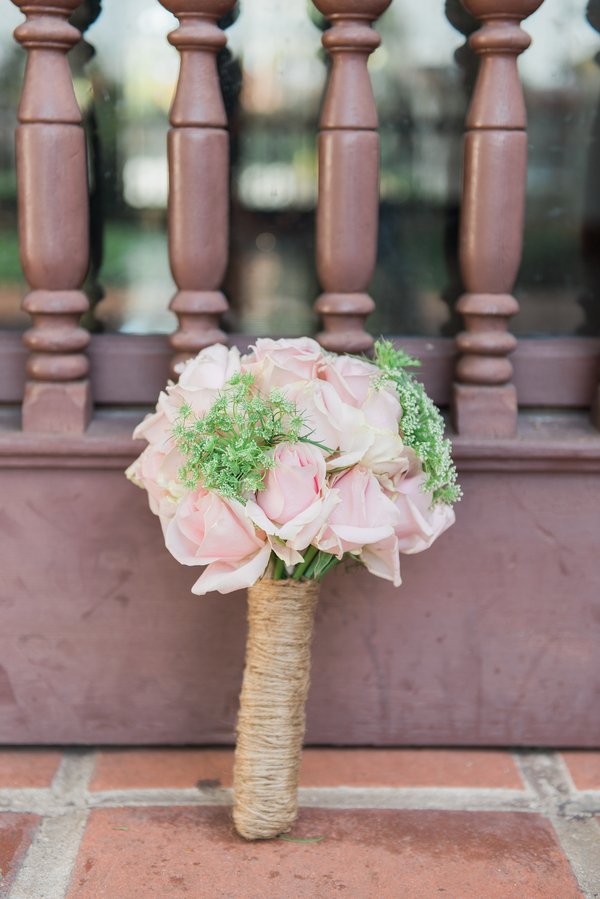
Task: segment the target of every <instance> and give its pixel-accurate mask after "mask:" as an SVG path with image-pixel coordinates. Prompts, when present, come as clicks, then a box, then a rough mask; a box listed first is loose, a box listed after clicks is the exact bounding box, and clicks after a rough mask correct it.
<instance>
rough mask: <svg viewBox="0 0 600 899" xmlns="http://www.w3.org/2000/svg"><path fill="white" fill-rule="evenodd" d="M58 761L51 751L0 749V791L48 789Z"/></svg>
mask: <svg viewBox="0 0 600 899" xmlns="http://www.w3.org/2000/svg"><path fill="white" fill-rule="evenodd" d="M60 759H61V754H60V752H57V751H56V750H51V749H0V789H6V788H7V787H15V788H20V787H48V786H50V784H51V783H52V779H53V777H54V775H55V774H56V769H57V768H58V766H59V764H60Z"/></svg>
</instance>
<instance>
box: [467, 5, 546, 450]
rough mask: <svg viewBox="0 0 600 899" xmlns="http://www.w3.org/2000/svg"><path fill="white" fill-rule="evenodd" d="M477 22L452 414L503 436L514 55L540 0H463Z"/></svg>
mask: <svg viewBox="0 0 600 899" xmlns="http://www.w3.org/2000/svg"><path fill="white" fill-rule="evenodd" d="M463 3H464V6H465V8H466V10H467V11H468V12H470V13H471V14H472V15H474V16H476V18H478V19H479V20H480V21H481V22H482V23H483V24H482V27H481V28H479V30H478V31H476V32H475V33H474V34H473V35H472V36H471V38H470V44H471V46H472V48H473V50H475V52H476V53H477V54H478V55H479V56H480V58H481V61H480V64H479V72H478V75H477V81H476V83H475V90H474V93H473V98H472V101H471V106H470V109H469V113H468V115H467V122H466V129H467V130H466V134H465V146H464V172H463V179H464V182H463V197H462V208H461V226H460V262H461V269H462V275H463V281H464V284H465V288H466V293H465V294H463V296H462V297H461V298H460V300H459V301H458V304H457V309H458V311H459V312H460V313H461V314H462V316H463V319H464V322H465V330H464V331H463V332H462V333H461V334H459V335H458V336H457V338H456V344H457V348H458V351H459V353H460V354H461V355H460V358H459V360H458V363H457V366H456V383H455V384H454V390H453V416H454V424H455V427H456V430H457V431H458V433H460V434H467V435H474V436H475V435H477V436H481V437H509V436H513V435H514V434H515V433H516V429H517V395H516V390H515V387H514V385H513V384H512V383H511V379H512V365H511V362H510V360H509V359H508V354H509V353H511V352H512V350H513V349H514V348H515V346H516V339H515V337H514V336H513V335H512V334H510V333H509V331H508V320H509V319H510V318H511V316H513V315H515V313H516V312H518V309H519V306H518V303H517V301H516V300H515V299H514V297H513V296H512V293H511V291H512V289H513V285H514V282H515V279H516V276H517V271H518V268H519V264H520V261H521V249H522V241H523V219H524V207H525V183H526V174H527V132H526V127H527V117H526V112H525V102H524V99H523V90H522V87H521V82H520V79H519V73H518V69H517V57H518V56H519V54H520V53H522V52H523V51H524V50H525V49H526V48H527V47H528V46H529V44H530V41H531V39H530V37H529V35H528V34H526V33H525V32H524V31H523V30H522V29H521V27H520V23H521V21H522V20H523V19H525V18H526V17H527V16H529V15H531V14H532V13H533V12H535V10H536V9H537V8H538V7H539V6H540V5H541V3H542V0H463Z"/></svg>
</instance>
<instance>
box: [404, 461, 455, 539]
mask: <svg viewBox="0 0 600 899" xmlns="http://www.w3.org/2000/svg"><path fill="white" fill-rule="evenodd" d="M408 453H409V454H410V467H409V469H408V470H407V471H406V472H405V473H403V474H399V475H397V476H396V477H394V478H392V486H391V489H389V490H387V493H388V496H389V497H390V499H391V500H392V501H393V503H394V505H395V506H396V508H397V510H398V512H399V513H400V521H399V523H398V526H397V527H396V536H397V538H398V546H399V549H400V552H402V553H406V554H407V555H410V554H412V553H420V552H422V551H423V550H424V549H428V548H429V547H430V546H431V544H432V543H433V542H434V540H437V538H438V537H439V536H440V534H443V532H444V531H445V530H447V529H448V528H449V527H450V525H451V524H453V523H454V520H455V515H454V510H453V509H452V507H451V506H448V505H446V504H445V503H436V504H435V505H433V496H432V494H431V492H430V491H427V490H424V489H423V486H424V483H425V480H426V475H425V473H424V472H423V469H422V467H421V463H420V461H419V459H418V458H417V456H416V455H415V453H414V452H413V451H412V450H408Z"/></svg>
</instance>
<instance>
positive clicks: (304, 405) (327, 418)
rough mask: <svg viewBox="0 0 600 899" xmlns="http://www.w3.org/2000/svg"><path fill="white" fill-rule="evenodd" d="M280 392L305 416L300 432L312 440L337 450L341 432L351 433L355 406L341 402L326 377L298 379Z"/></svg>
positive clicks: (355, 411) (353, 424) (342, 433)
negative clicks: (307, 379) (302, 428)
mask: <svg viewBox="0 0 600 899" xmlns="http://www.w3.org/2000/svg"><path fill="white" fill-rule="evenodd" d="M283 392H284V393H285V396H286V398H287V399H289V400H291V402H293V403H294V405H295V406H296V409H297V410H298V412H299V413H300V414H301V415H302V417H303V418H304V421H305V425H306V427H305V429H304V431H303V432H302V435H303V436H310V439H311V440H314V441H316V442H318V443H322V444H323V446H326V447H327V448H328V449H330V450H337V449H339V447H340V443H341V440H342V436H343V435H344V434H345V435H347V436H348V435H350V434H351V433H352V430H353V427H354V426H355V419H356V415H357V410H355V409H353V408H352V407H351V406H348V405H347V404H346V403H344V402H343V401H342V400H341V399H340V396H339V394H338V393H337V391H336V390H335V388H334V387H333V386H332V385H331V384H328V383H327V382H326V381H321V380H314V381H298V382H297V383H295V384H290V385H288V386H287V387H285V388H284V389H283Z"/></svg>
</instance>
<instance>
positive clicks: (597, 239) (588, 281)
mask: <svg viewBox="0 0 600 899" xmlns="http://www.w3.org/2000/svg"><path fill="white" fill-rule="evenodd" d="M586 18H587V20H588V22H589V24H590V25H591V26H592V28H594V29H595V30H596V31H598V32H600V0H589V3H588V5H587V10H586ZM595 59H596V62H597V63H599V64H600V56H599V55H596V57H595ZM588 148H589V149H588V159H587V171H586V179H585V194H584V207H583V224H582V228H581V257H582V262H583V277H584V293H583V297H582V299H581V300H580V303H581V305H582V306H583V308H584V310H585V323H584V325H583V326H582V327H581V329H580V330H581V333H583V334H592V335H597V334H598V333H599V329H600V214H599V210H600V172H599V171H598V152H599V150H600V102H599V103H598V106H597V107H596V113H595V116H594V120H593V123H592V128H591V131H590V137H589V143H588ZM590 411H591V418H592V423H593V424H594V426H595V427H596V428H597V429H598V430H600V386H597V387H596V389H595V391H594V396H593V399H592V404H591V410H590Z"/></svg>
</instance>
